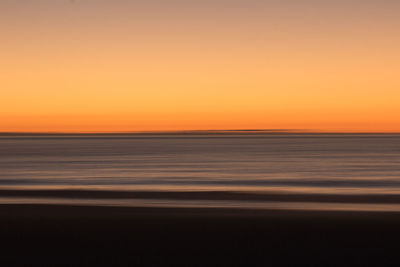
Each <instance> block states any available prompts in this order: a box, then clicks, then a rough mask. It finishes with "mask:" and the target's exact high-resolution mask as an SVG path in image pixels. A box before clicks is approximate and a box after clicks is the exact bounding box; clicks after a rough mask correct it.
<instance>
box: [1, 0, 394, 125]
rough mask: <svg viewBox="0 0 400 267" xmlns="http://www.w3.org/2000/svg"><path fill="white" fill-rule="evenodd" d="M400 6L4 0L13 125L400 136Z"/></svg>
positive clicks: (290, 0) (5, 84)
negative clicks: (278, 131) (383, 133)
mask: <svg viewBox="0 0 400 267" xmlns="http://www.w3.org/2000/svg"><path fill="white" fill-rule="evenodd" d="M399 12H400V3H399V2H398V1H390V0H381V1H370V0H364V1H358V0H347V1H344V0H337V1H328V0H325V1H324V0H321V1H316V0H314V1H313V0H296V1H295V0H279V1H278V0H276V1H261V0H230V1H228V0H213V1H211V0H194V1H183V0H171V1H162V0H147V1H126V0H76V1H75V2H74V3H71V2H70V1H67V0H65V1H63V0H57V1H55V0H38V1H30V0H20V1H11V0H10V1H8V0H5V1H1V2H0V60H1V63H0V131H3V132H4V131H6V132H11V131H12V132H14V131H24V132H26V131H27V132H119V131H124V132H125V131H157V130H193V129H197V130H201V129H240V128H246V129H248V128H252V129H254V128H262V129H273V128H278V129H309V130H314V131H334V132H337V131H346V132H400V104H399V102H400V79H399V77H400V49H399V47H400V17H399V16H398V14H399Z"/></svg>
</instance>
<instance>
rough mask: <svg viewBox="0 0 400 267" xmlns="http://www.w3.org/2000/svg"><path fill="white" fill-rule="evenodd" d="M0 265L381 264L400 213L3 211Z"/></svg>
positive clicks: (396, 257)
mask: <svg viewBox="0 0 400 267" xmlns="http://www.w3.org/2000/svg"><path fill="white" fill-rule="evenodd" d="M0 235H1V244H2V248H1V265H2V266H10V265H13V264H16V265H29V266H31V265H41V266H52V265H65V266H99V265H103V266H104V265H106V266H120V265H124V266H210V265H212V266H268V265H273V266H274V265H287V266H294V265H308V266H320V265H323V266H338V265H340V266H367V265H374V266H384V265H389V264H393V265H394V264H396V263H397V264H398V263H400V253H399V251H400V250H399V245H398V243H399V242H400V214H396V213H366V212H315V211H313V212H303V211H260V210H257V211H256V210H229V209H172V208H171V209H170V208H116V207H77V206H55V205H0Z"/></svg>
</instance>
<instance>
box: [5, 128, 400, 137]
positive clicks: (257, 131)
mask: <svg viewBox="0 0 400 267" xmlns="http://www.w3.org/2000/svg"><path fill="white" fill-rule="evenodd" d="M151 134H155V135H190V134H200V135H207V134H218V135H228V134H243V135H246V134H248V135H257V134H258V135H263V134H264V135H268V134H370V135H371V134H382V135H384V134H400V132H388V131H386V132H383V131H375V132H369V131H318V130H311V129H208V130H164V131H161V130H160V131H115V132H111V131H110V132H107V131H102V132H100V131H98V132H97V131H94V132H90V131H87V132H86V131H82V132H62V131H60V132H57V131H43V132H39V131H37V132H36V131H0V136H4V135H151Z"/></svg>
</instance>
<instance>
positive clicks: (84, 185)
mask: <svg viewBox="0 0 400 267" xmlns="http://www.w3.org/2000/svg"><path fill="white" fill-rule="evenodd" d="M1 203H3V204H4V203H28V204H29V203H32V204H43V203H44V204H73V205H106V206H107V205H111V206H114V205H115V206H143V207H153V206H157V207H193V208H196V207H218V208H219V207H227V208H254V209H296V210H298V209H304V210H310V209H311V210H377V211H400V135H383V134H382V135H379V134H376V135H373V134H370V135H366V134H364V135H356V134H350V135H345V134H281V135H280V134H268V135H263V134H259V135H254V134H248V135H247V134H237V135H236V134H231V135H228V134H222V135H213V134H207V135H194V134H193V135H190V134H189V135H25V136H15V135H14V136H13V135H2V136H0V204H1Z"/></svg>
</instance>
